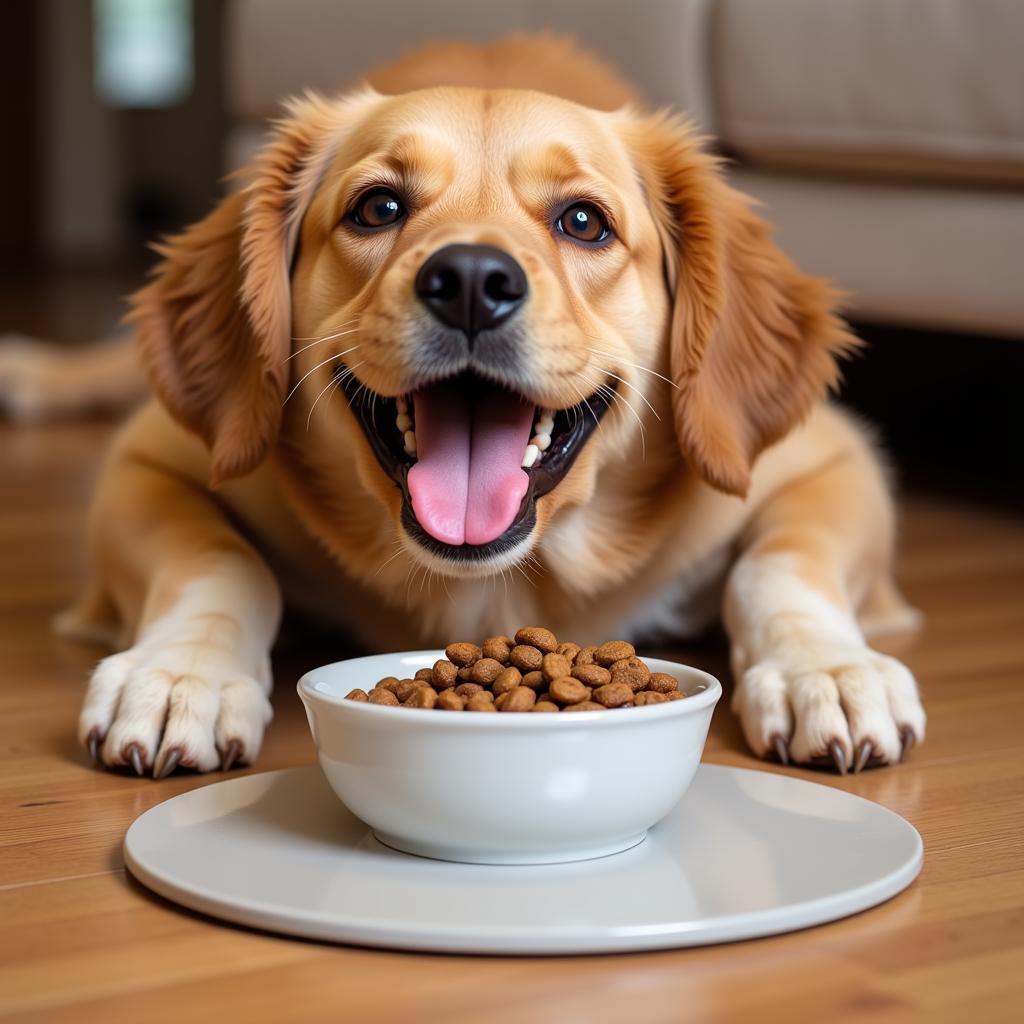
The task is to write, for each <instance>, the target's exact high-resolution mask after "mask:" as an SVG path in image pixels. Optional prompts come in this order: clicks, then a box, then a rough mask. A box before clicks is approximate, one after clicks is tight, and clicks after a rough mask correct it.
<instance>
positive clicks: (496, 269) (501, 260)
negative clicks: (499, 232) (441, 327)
mask: <svg viewBox="0 0 1024 1024" xmlns="http://www.w3.org/2000/svg"><path fill="white" fill-rule="evenodd" d="M526 292H527V284H526V274H525V273H524V272H523V268H522V267H521V266H519V264H518V263H517V262H516V261H515V260H514V259H513V258H512V257H511V256H510V255H509V254H508V253H507V252H505V251H504V250H503V249H499V248H498V247H497V246H494V245H446V246H445V247H444V248H443V249H438V250H437V252H435V253H434V255H433V256H431V257H430V258H429V259H428V260H426V262H425V263H424V264H423V266H422V267H420V272H419V273H418V274H417V275H416V294H417V295H418V296H419V297H420V299H421V300H422V301H423V303H424V305H425V306H426V307H427V308H428V309H429V310H430V311H431V313H433V314H434V316H436V317H437V318H438V320H440V321H441V322H442V323H444V324H447V325H448V326H449V327H455V328H457V329H458V330H460V331H465V332H466V336H467V337H468V338H469V340H470V341H471V342H472V340H473V337H474V335H476V334H477V333H478V332H479V331H484V330H487V329H488V328H490V327H497V326H498V324H500V323H503V322H504V321H505V320H507V319H508V318H509V317H510V316H511V315H512V314H513V313H514V312H515V311H516V310H517V309H518V308H519V307H520V306H521V305H522V303H523V300H524V299H525V298H526Z"/></svg>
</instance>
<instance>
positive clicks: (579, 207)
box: [555, 203, 611, 244]
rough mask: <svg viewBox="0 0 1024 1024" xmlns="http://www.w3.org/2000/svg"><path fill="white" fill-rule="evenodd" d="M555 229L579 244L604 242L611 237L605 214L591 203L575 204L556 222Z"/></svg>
mask: <svg viewBox="0 0 1024 1024" xmlns="http://www.w3.org/2000/svg"><path fill="white" fill-rule="evenodd" d="M555 228H556V229H557V230H558V231H560V232H561V233H562V234H563V235H568V236H569V237H570V238H573V239H575V240H576V241H577V242H587V243H591V244H592V243H594V242H603V241H604V240H605V239H606V238H608V237H609V236H610V235H611V228H609V227H608V221H606V220H605V219H604V214H602V213H601V211H600V210H599V209H598V208H597V207H596V206H592V205H591V204H590V203H574V204H573V205H572V206H570V207H569V208H568V209H567V210H566V211H565V213H563V214H562V216H561V217H559V218H558V220H557V221H556V222H555Z"/></svg>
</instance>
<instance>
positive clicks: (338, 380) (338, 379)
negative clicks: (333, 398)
mask: <svg viewBox="0 0 1024 1024" xmlns="http://www.w3.org/2000/svg"><path fill="white" fill-rule="evenodd" d="M365 361H366V360H362V361H360V362H358V363H355V364H354V365H353V366H346V367H345V369H344V371H343V372H342V373H339V374H336V375H335V376H333V377H332V378H331V381H330V383H329V384H328V385H327V387H325V388H324V390H323V391H321V392H320V394H319V395H317V396H316V399H315V400H314V402H313V404H312V405H311V406H310V409H309V415H308V416H307V417H306V431H307V433H308V431H309V425H310V423H311V422H312V421H313V410H314V409H315V408H316V403H317V402H319V401H320V399H321V398H323V397H324V394H325V393H326V392H327V391H328V390H329V389H331V388H334V390H335V391H337V390H338V388H339V387H341V384H342V381H344V380H345V378H346V377H348V376H351V374H352V372H353V371H354V370H355V368H356V366H362V365H363V363H364V362H365ZM359 386H360V387H361V388H362V387H364V385H363V384H360V385H359ZM332 394H333V392H332ZM356 394H359V392H358V391H357V392H356ZM352 397H353V398H354V397H355V395H353V396H352ZM329 401H330V399H328V402H329ZM351 405H352V401H351V399H350V400H349V406H351Z"/></svg>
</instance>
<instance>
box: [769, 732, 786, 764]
mask: <svg viewBox="0 0 1024 1024" xmlns="http://www.w3.org/2000/svg"><path fill="white" fill-rule="evenodd" d="M772 747H773V748H774V750H775V756H776V757H777V758H778V759H779V763H780V764H789V747H787V746H786V741H785V740H784V739H783V738H782V736H780V735H779V733H776V734H775V735H774V736H773V737H772Z"/></svg>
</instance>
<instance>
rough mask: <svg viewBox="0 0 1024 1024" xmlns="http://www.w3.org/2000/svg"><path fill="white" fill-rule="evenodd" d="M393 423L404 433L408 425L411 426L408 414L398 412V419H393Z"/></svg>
mask: <svg viewBox="0 0 1024 1024" xmlns="http://www.w3.org/2000/svg"><path fill="white" fill-rule="evenodd" d="M395 425H396V426H397V427H398V429H399V430H400V431H401V432H402V433H403V434H404V433H405V432H406V431H407V430H408V429H409V428H410V427H412V420H411V419H410V418H409V414H408V413H404V412H400V413H399V414H398V419H396V420H395Z"/></svg>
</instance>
